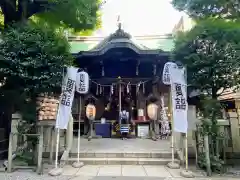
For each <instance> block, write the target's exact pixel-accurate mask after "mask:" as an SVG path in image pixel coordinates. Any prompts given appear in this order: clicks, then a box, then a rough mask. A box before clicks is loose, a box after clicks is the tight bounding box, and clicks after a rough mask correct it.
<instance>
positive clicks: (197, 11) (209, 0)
mask: <svg viewBox="0 0 240 180" xmlns="http://www.w3.org/2000/svg"><path fill="white" fill-rule="evenodd" d="M172 4H173V6H174V7H175V8H176V9H178V10H180V11H185V12H186V13H187V14H188V15H190V17H192V18H195V19H205V18H209V17H210V18H225V19H230V20H236V19H239V17H240V2H239V0H173V1H172Z"/></svg>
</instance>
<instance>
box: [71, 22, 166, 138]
mask: <svg viewBox="0 0 240 180" xmlns="http://www.w3.org/2000/svg"><path fill="white" fill-rule="evenodd" d="M74 56H75V58H76V64H77V66H78V67H80V68H82V69H84V70H85V71H86V72H88V74H89V76H90V90H89V93H88V94H87V95H84V96H83V98H82V99H83V100H82V107H86V105H87V104H89V103H93V104H94V105H95V107H96V118H95V119H96V120H95V121H94V127H95V131H96V134H99V135H101V136H103V137H113V136H114V135H116V133H117V131H118V127H117V126H116V125H115V124H114V123H115V122H116V121H117V120H118V118H119V112H121V110H122V109H123V108H124V109H126V110H127V111H128V112H130V118H131V122H132V123H131V128H130V129H131V135H132V136H135V137H136V136H139V133H140V129H141V127H142V128H143V127H145V129H146V128H147V127H149V118H148V116H147V112H146V107H147V105H148V104H149V103H150V102H155V103H159V105H160V96H161V95H162V96H164V101H165V103H164V104H165V106H166V107H164V108H166V109H169V107H168V106H169V87H168V86H166V85H164V84H163V83H162V71H163V67H164V64H165V63H166V62H168V61H169V56H170V53H169V52H165V51H163V50H161V49H156V50H152V49H149V48H147V47H145V46H143V45H139V44H137V43H135V42H134V40H133V39H132V37H131V35H130V34H128V33H126V32H125V31H124V30H123V29H122V28H121V24H120V25H119V27H118V29H117V30H116V31H115V33H113V34H111V35H110V36H108V37H106V38H105V39H104V40H103V41H101V42H100V43H99V44H98V45H97V46H95V47H94V48H93V49H91V50H89V51H81V52H79V53H77V54H74ZM78 98H79V95H78V94H76V95H75V99H74V103H73V109H72V113H73V117H74V119H75V121H78V117H79V113H80V114H81V121H82V123H84V124H85V125H84V126H82V128H83V127H84V130H83V129H82V130H81V134H86V133H87V132H88V131H89V128H88V127H87V124H88V123H87V121H88V120H87V118H86V115H85V109H84V108H82V112H79V101H78ZM160 107H161V105H160ZM159 113H160V112H159ZM168 116H170V113H168ZM169 119H170V118H169ZM103 120H104V124H105V125H103ZM100 124H102V125H100ZM100 126H102V128H100ZM98 127H99V128H98ZM76 128H78V126H77V125H76ZM104 133H105V134H104Z"/></svg>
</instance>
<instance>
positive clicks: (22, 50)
mask: <svg viewBox="0 0 240 180" xmlns="http://www.w3.org/2000/svg"><path fill="white" fill-rule="evenodd" d="M0 57H1V61H0V67H1V68H0V74H1V75H2V76H4V77H5V78H6V79H7V80H6V84H5V86H3V87H2V89H3V90H11V89H15V90H18V91H20V92H25V93H26V92H29V93H31V94H36V93H39V92H48V91H53V89H54V88H58V87H60V85H61V78H62V70H63V67H65V66H66V65H69V64H71V63H72V60H73V59H72V56H71V54H70V51H69V45H68V42H67V40H66V39H65V37H63V36H62V35H61V34H60V33H57V32H54V31H53V30H52V29H50V28H49V27H44V26H39V25H37V24H33V23H32V24H28V25H20V24H16V25H15V26H13V27H11V28H10V29H8V30H7V31H5V32H4V33H3V34H2V42H1V43H0Z"/></svg>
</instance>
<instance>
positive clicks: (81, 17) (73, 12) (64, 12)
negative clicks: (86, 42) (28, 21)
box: [35, 0, 101, 32]
mask: <svg viewBox="0 0 240 180" xmlns="http://www.w3.org/2000/svg"><path fill="white" fill-rule="evenodd" d="M53 2H54V3H56V5H54V6H53V7H50V8H47V7H46V11H44V12H43V13H39V14H36V15H35V16H36V17H38V18H39V20H42V21H44V22H45V23H48V24H50V25H52V26H55V27H63V28H66V29H67V28H69V29H70V31H73V32H75V31H76V32H82V31H83V32H85V31H86V32H88V31H91V32H92V30H94V29H96V28H99V27H100V26H101V19H100V18H101V16H100V12H99V8H100V5H101V1H100V0H68V1H63V0H54V1H53Z"/></svg>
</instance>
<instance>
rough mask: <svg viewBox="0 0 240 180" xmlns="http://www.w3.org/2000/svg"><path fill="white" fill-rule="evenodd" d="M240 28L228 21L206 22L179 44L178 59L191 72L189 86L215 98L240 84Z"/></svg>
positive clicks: (175, 53) (176, 57) (176, 55)
mask: <svg viewBox="0 0 240 180" xmlns="http://www.w3.org/2000/svg"><path fill="white" fill-rule="evenodd" d="M239 42H240V29H239V24H238V23H234V22H226V21H224V20H212V19H210V20H205V21H201V22H199V23H198V24H197V25H196V26H195V27H194V28H193V29H192V30H190V31H189V32H186V33H181V34H179V35H178V36H177V38H176V41H175V49H174V51H173V54H174V59H177V60H180V61H182V63H183V64H184V65H185V66H186V67H187V70H188V83H189V84H190V86H192V87H193V88H195V89H199V90H201V91H202V92H207V93H208V94H211V95H212V97H213V98H215V99H216V97H217V96H218V95H220V94H217V92H219V90H220V89H222V90H224V89H226V88H229V87H234V86H235V85H238V84H239V82H240V71H239V65H240V64H239V63H240V61H239V60H240V51H239V50H240V43H239Z"/></svg>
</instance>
